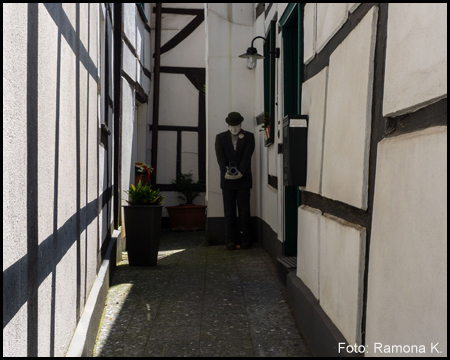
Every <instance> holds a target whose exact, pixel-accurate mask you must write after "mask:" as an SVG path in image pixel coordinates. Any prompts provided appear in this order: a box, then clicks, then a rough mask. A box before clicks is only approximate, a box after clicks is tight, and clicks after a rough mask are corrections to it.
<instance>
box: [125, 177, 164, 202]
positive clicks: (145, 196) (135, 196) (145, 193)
mask: <svg viewBox="0 0 450 360" xmlns="http://www.w3.org/2000/svg"><path fill="white" fill-rule="evenodd" d="M125 192H126V193H127V194H128V196H129V197H130V201H128V200H127V203H128V204H130V205H161V204H162V201H163V200H164V198H165V196H163V195H162V194H161V193H160V192H159V189H158V190H152V188H151V186H149V185H148V184H145V185H144V186H142V182H141V181H139V184H138V186H137V187H135V186H134V185H133V184H131V186H130V190H128V191H126V190H125Z"/></svg>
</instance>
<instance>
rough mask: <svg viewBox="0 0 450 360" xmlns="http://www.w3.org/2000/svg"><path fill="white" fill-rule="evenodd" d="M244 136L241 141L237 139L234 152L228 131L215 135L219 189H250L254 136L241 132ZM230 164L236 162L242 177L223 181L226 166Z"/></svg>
mask: <svg viewBox="0 0 450 360" xmlns="http://www.w3.org/2000/svg"><path fill="white" fill-rule="evenodd" d="M241 133H242V134H244V137H243V138H242V139H239V138H238V142H237V146H236V150H234V147H233V143H232V141H231V133H230V131H228V130H227V131H225V132H223V133H220V134H217V136H216V144H215V146H216V156H217V162H218V163H219V167H220V188H221V189H251V188H252V169H251V159H252V154H253V151H254V150H255V135H253V134H252V133H251V132H248V131H244V130H241ZM230 162H236V163H237V167H238V170H239V171H240V172H241V174H242V177H241V178H240V179H238V180H227V179H225V173H226V172H227V169H226V166H229V164H230Z"/></svg>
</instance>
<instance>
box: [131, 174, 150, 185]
mask: <svg viewBox="0 0 450 360" xmlns="http://www.w3.org/2000/svg"><path fill="white" fill-rule="evenodd" d="M150 179H151V178H149V177H148V176H147V175H134V185H135V186H138V184H139V181H141V182H142V186H144V185H145V184H149V185H150Z"/></svg>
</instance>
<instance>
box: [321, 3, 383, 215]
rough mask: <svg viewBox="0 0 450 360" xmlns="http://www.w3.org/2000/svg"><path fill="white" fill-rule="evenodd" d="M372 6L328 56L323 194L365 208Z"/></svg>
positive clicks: (373, 31)
mask: <svg viewBox="0 0 450 360" xmlns="http://www.w3.org/2000/svg"><path fill="white" fill-rule="evenodd" d="M377 15H378V8H377V7H372V9H371V10H369V12H368V13H367V14H366V16H365V17H364V18H363V19H362V20H361V22H360V23H359V24H358V26H357V27H356V28H355V29H353V31H352V32H351V33H350V34H349V35H348V36H347V38H346V39H345V40H344V41H343V42H342V43H341V44H340V45H339V46H338V47H337V48H336V50H335V51H334V52H333V53H332V54H331V56H330V65H329V70H328V85H327V105H326V123H325V140H324V142H325V143H324V150H323V151H324V154H323V174H322V195H323V196H325V197H327V198H331V199H334V200H339V201H342V202H345V203H347V204H350V205H353V206H355V207H358V208H361V209H363V210H365V209H367V187H368V171H369V167H368V165H369V162H368V157H369V145H370V124H371V106H372V87H373V59H374V50H375V37H376V25H377Z"/></svg>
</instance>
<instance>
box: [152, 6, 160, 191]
mask: <svg viewBox="0 0 450 360" xmlns="http://www.w3.org/2000/svg"><path fill="white" fill-rule="evenodd" d="M161 7H162V4H161V3H156V23H155V70H154V75H155V76H154V82H153V125H152V128H151V129H152V162H151V166H152V167H153V169H154V171H155V174H154V175H153V176H152V179H151V184H152V186H153V187H154V186H155V185H156V170H157V158H158V120H159V74H160V63H161Z"/></svg>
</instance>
